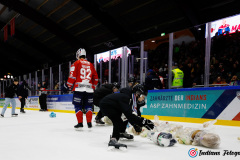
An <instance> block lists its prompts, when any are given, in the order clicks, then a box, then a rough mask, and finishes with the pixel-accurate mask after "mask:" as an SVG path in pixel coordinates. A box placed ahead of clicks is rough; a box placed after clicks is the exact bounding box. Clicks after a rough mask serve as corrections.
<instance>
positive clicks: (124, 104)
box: [99, 93, 141, 125]
mask: <svg viewBox="0 0 240 160" xmlns="http://www.w3.org/2000/svg"><path fill="white" fill-rule="evenodd" d="M99 107H100V109H101V111H102V113H103V115H105V116H119V117H121V114H122V113H123V114H124V115H125V116H126V117H127V119H128V121H129V122H130V123H131V124H132V125H134V124H137V125H141V124H140V122H141V121H140V120H141V119H140V117H138V116H136V115H134V114H133V111H132V106H131V97H130V96H128V95H127V94H125V93H114V94H110V95H107V96H106V97H104V98H103V99H102V100H101V101H100V103H99Z"/></svg>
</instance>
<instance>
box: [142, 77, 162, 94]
mask: <svg viewBox="0 0 240 160" xmlns="http://www.w3.org/2000/svg"><path fill="white" fill-rule="evenodd" d="M145 87H146V89H147V90H153V89H154V88H157V89H162V88H163V87H162V83H161V80H160V78H159V77H158V76H157V75H156V74H155V73H151V74H150V75H148V76H147V77H146V79H145Z"/></svg>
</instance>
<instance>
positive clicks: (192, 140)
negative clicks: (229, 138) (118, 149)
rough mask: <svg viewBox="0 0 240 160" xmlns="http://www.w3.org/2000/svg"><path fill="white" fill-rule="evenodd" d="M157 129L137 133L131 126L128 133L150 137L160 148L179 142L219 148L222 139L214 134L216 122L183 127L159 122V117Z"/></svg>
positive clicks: (156, 124) (156, 122)
mask: <svg viewBox="0 0 240 160" xmlns="http://www.w3.org/2000/svg"><path fill="white" fill-rule="evenodd" d="M154 120H155V122H154V124H155V127H154V129H153V130H152V131H149V130H147V129H146V128H144V127H143V128H142V132H140V133H139V132H136V131H135V129H134V128H133V127H132V126H130V127H129V128H128V132H129V133H132V134H134V135H140V136H142V137H148V138H149V139H151V140H152V141H153V142H154V143H156V144H158V145H160V146H165V147H167V146H173V145H174V144H175V143H176V142H177V141H178V143H180V144H186V145H194V146H204V147H208V148H217V147H218V146H219V145H220V137H219V135H217V134H216V133H213V132H212V128H213V125H214V123H216V120H213V121H208V122H205V123H203V126H202V127H201V128H192V127H185V128H184V127H183V125H179V124H174V123H170V122H166V121H159V118H158V116H155V117H154Z"/></svg>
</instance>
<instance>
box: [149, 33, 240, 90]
mask: <svg viewBox="0 0 240 160" xmlns="http://www.w3.org/2000/svg"><path fill="white" fill-rule="evenodd" d="M148 53H149V54H148V62H149V64H154V65H152V66H151V65H150V66H149V68H150V69H153V70H154V71H155V72H156V74H159V75H161V76H163V77H164V78H165V79H167V78H168V66H167V62H168V43H165V44H161V45H159V46H158V47H157V48H156V50H154V51H149V52H148ZM204 59H205V39H203V40H202V41H200V40H197V41H192V42H191V43H189V44H185V42H184V41H183V42H182V44H181V45H177V44H176V45H174V49H173V63H174V64H173V65H178V67H179V69H181V70H182V71H183V72H184V82H183V87H184V88H190V87H193V86H195V85H203V83H204V82H203V79H204V68H205V61H204ZM239 61H240V33H239V32H236V33H233V34H226V35H219V36H218V35H216V36H214V37H213V38H212V43H211V58H210V77H209V84H227V85H239V81H238V79H239V78H240V67H239Z"/></svg>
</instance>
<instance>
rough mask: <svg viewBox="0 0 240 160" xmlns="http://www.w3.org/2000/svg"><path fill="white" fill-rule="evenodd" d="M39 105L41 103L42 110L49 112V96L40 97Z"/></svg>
mask: <svg viewBox="0 0 240 160" xmlns="http://www.w3.org/2000/svg"><path fill="white" fill-rule="evenodd" d="M39 103H40V108H41V109H43V110H47V95H46V94H41V95H40V96H39Z"/></svg>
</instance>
